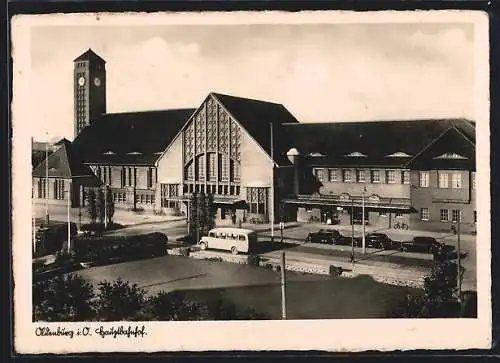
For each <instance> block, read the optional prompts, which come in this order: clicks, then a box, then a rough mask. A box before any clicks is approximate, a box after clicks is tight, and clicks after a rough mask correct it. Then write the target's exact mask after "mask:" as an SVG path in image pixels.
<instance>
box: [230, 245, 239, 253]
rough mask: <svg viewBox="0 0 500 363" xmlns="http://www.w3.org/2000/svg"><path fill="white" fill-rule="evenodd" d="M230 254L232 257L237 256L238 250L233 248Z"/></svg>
mask: <svg viewBox="0 0 500 363" xmlns="http://www.w3.org/2000/svg"><path fill="white" fill-rule="evenodd" d="M231 253H232V254H233V255H237V254H238V249H237V248H236V247H235V246H233V247H231Z"/></svg>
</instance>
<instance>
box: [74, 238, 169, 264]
mask: <svg viewBox="0 0 500 363" xmlns="http://www.w3.org/2000/svg"><path fill="white" fill-rule="evenodd" d="M167 242H168V238H167V236H166V235H165V234H163V233H159V232H155V233H149V234H145V235H140V236H126V237H116V236H115V237H81V238H77V239H75V241H74V243H73V251H74V254H75V258H76V259H78V260H79V261H87V262H97V263H100V262H107V261H108V260H109V259H119V260H133V259H137V258H144V257H152V256H164V255H166V254H167Z"/></svg>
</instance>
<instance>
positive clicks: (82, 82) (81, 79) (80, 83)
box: [78, 77, 85, 86]
mask: <svg viewBox="0 0 500 363" xmlns="http://www.w3.org/2000/svg"><path fill="white" fill-rule="evenodd" d="M84 84H85V77H80V78H78V85H80V86H83V85H84Z"/></svg>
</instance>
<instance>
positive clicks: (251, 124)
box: [211, 93, 298, 165]
mask: <svg viewBox="0 0 500 363" xmlns="http://www.w3.org/2000/svg"><path fill="white" fill-rule="evenodd" d="M211 95H213V96H214V97H215V98H216V99H217V100H218V101H219V102H220V103H221V104H222V105H223V106H224V108H226V110H227V111H228V112H229V113H230V114H231V115H232V116H233V117H234V118H235V119H236V121H238V122H239V123H240V124H241V126H243V127H244V128H245V129H246V131H247V132H248V133H249V134H250V135H251V136H252V137H253V138H254V139H255V140H256V141H257V143H258V144H259V145H260V146H261V147H262V148H263V149H264V151H265V152H266V153H267V154H268V155H269V156H271V126H270V124H272V125H273V135H274V137H273V149H274V160H275V162H276V163H278V164H280V165H281V164H289V162H288V159H287V158H286V155H285V154H286V151H287V150H283V148H282V144H281V140H280V136H279V135H280V134H281V125H282V124H285V123H288V124H297V123H298V121H297V119H296V118H295V117H294V116H293V115H292V114H291V113H290V112H289V111H288V110H287V109H286V108H285V106H283V105H282V104H279V103H272V102H266V101H261V100H254V99H250V98H242V97H235V96H229V95H224V94H220V93H211Z"/></svg>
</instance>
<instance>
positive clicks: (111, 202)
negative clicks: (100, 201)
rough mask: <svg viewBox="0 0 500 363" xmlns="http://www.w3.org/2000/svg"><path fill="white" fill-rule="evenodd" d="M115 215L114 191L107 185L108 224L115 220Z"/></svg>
mask: <svg viewBox="0 0 500 363" xmlns="http://www.w3.org/2000/svg"><path fill="white" fill-rule="evenodd" d="M114 215H115V201H114V199H113V193H111V190H109V188H108V187H107V186H106V217H107V219H108V221H107V222H108V225H110V224H111V223H112V222H113V216H114Z"/></svg>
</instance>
